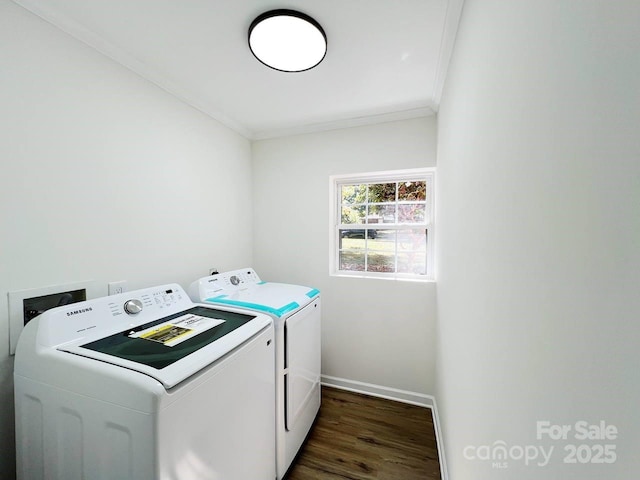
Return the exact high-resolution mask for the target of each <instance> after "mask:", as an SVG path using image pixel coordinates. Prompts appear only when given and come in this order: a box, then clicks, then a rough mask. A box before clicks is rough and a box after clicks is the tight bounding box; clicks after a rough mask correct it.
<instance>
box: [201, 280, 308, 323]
mask: <svg viewBox="0 0 640 480" xmlns="http://www.w3.org/2000/svg"><path fill="white" fill-rule="evenodd" d="M318 295H320V292H319V291H318V290H317V289H315V288H309V287H305V286H302V285H290V284H287V283H269V282H261V283H257V284H255V285H250V286H249V287H247V288H244V289H242V290H236V291H233V292H227V293H221V294H220V295H216V296H213V297H210V298H203V299H201V301H204V302H208V303H214V304H219V305H230V306H234V307H238V308H246V309H250V310H254V311H257V312H263V313H268V314H270V315H273V316H275V317H278V318H280V317H283V316H288V315H290V314H292V313H293V312H295V311H297V310H299V309H301V308H303V307H305V306H306V305H308V304H309V303H311V301H312V300H313V299H314V298H316V297H318Z"/></svg>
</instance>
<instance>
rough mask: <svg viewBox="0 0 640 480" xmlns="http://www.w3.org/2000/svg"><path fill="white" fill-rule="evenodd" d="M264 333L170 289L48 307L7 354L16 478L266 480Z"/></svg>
mask: <svg viewBox="0 0 640 480" xmlns="http://www.w3.org/2000/svg"><path fill="white" fill-rule="evenodd" d="M273 340H274V328H273V322H272V320H271V318H270V317H269V316H268V315H264V314H261V313H256V312H247V311H244V312H243V311H240V310H238V309H234V308H229V307H220V308H213V307H212V306H211V305H196V304H194V303H193V302H191V300H190V299H189V297H188V296H187V294H186V293H185V291H184V290H183V289H182V288H181V287H180V286H179V285H177V284H171V285H164V286H161V287H154V288H149V289H144V290H138V291H135V292H129V293H124V294H120V295H114V296H111V297H105V298H99V299H95V300H90V301H86V302H81V303H75V304H71V305H66V306H64V307H58V308H54V309H51V310H48V311H47V312H45V313H43V314H42V315H40V316H39V317H37V318H35V319H34V320H32V321H31V322H29V323H28V324H27V325H26V326H25V328H24V330H23V332H22V334H21V336H20V340H19V342H18V346H17V351H16V358H15V371H14V381H15V407H16V450H17V470H18V479H20V480H22V479H29V480H31V479H34V480H35V479H38V480H40V479H45V478H46V479H60V480H73V479H89V480H93V479H96V480H97V479H100V480H104V479H113V480H125V479H132V480H158V479H162V480H177V479H179V480H247V479H252V480H253V479H261V480H273V478H275V475H276V470H275V458H274V452H275V441H274V438H275V427H274V424H275V414H274V410H275V401H274V397H275V381H274V364H275V359H274V356H275V348H274V343H275V342H274V341H273Z"/></svg>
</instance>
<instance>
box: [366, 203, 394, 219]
mask: <svg viewBox="0 0 640 480" xmlns="http://www.w3.org/2000/svg"><path fill="white" fill-rule="evenodd" d="M395 221H396V206H395V205H370V206H369V215H368V216H367V223H395Z"/></svg>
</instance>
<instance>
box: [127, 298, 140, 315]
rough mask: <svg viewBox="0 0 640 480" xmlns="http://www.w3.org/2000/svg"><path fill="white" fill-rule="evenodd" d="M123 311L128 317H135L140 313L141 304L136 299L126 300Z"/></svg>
mask: <svg viewBox="0 0 640 480" xmlns="http://www.w3.org/2000/svg"><path fill="white" fill-rule="evenodd" d="M124 311H125V312H127V313H128V314H129V315H136V314H138V313H140V312H141V311H142V302H141V301H140V300H138V299H133V300H127V301H126V302H125V304H124Z"/></svg>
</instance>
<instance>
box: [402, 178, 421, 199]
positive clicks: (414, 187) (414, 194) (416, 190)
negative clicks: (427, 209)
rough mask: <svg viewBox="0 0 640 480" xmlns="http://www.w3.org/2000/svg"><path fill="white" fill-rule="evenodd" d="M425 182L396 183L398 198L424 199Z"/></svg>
mask: <svg viewBox="0 0 640 480" xmlns="http://www.w3.org/2000/svg"><path fill="white" fill-rule="evenodd" d="M426 198H427V182H424V181H422V182H400V183H398V200H400V201H401V202H402V201H407V200H408V201H411V200H426Z"/></svg>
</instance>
